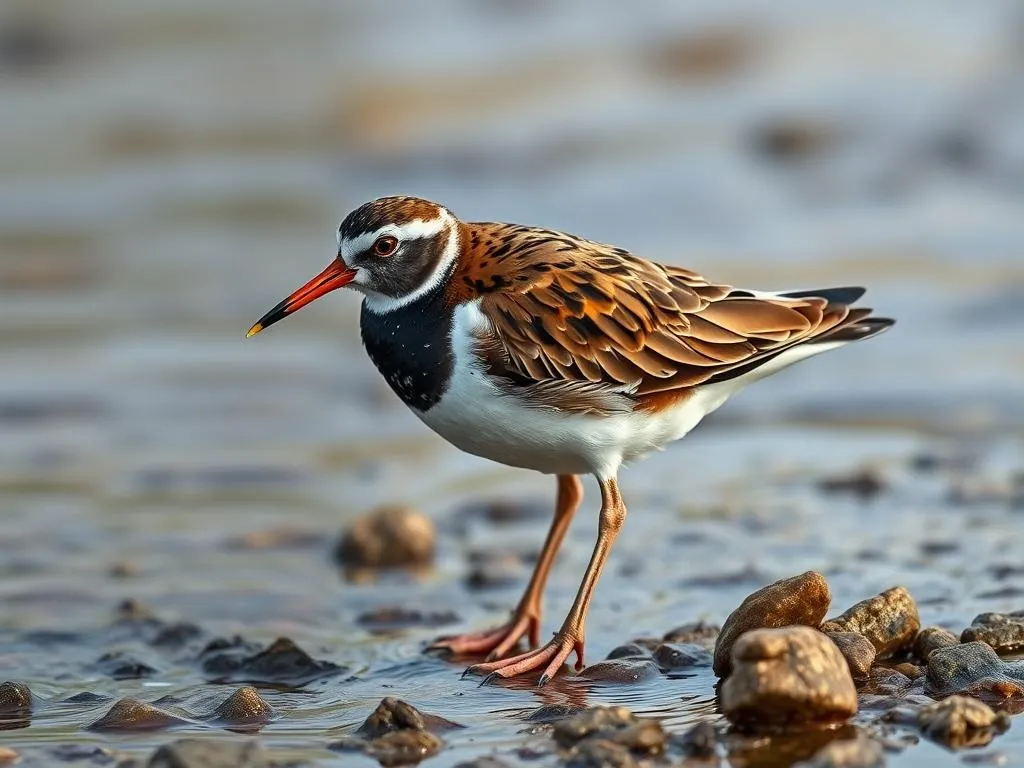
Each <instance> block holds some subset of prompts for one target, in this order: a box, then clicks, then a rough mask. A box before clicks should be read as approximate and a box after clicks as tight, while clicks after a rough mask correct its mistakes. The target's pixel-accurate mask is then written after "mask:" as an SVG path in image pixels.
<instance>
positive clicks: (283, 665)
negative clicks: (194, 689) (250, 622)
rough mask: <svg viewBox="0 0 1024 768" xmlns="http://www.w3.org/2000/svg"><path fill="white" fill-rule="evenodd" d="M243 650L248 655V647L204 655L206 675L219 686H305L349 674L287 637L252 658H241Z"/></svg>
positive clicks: (276, 641) (279, 639)
mask: <svg viewBox="0 0 1024 768" xmlns="http://www.w3.org/2000/svg"><path fill="white" fill-rule="evenodd" d="M239 650H242V651H243V653H244V650H245V648H244V646H242V647H240V648H230V649H227V650H224V651H215V652H213V653H212V654H210V653H206V652H204V656H205V658H204V659H203V672H205V673H206V674H207V675H209V676H210V677H211V678H212V682H218V683H223V682H245V683H272V684H273V683H276V684H282V685H305V684H306V683H309V682H311V681H313V680H318V679H320V678H322V677H330V676H332V675H337V674H340V673H342V672H344V671H345V668H344V667H339V666H338V665H337V664H334V663H333V662H330V661H318V660H316V659H314V658H313V657H311V656H310V655H309V654H308V653H306V652H305V651H304V650H302V649H301V648H299V646H297V645H296V644H295V643H294V642H293V641H291V640H289V639H288V638H286V637H281V638H278V639H277V640H275V641H274V642H273V643H271V644H270V645H269V646H267V648H266V649H264V650H262V651H260V652H259V653H256V654H253V655H251V656H246V655H240V654H239V652H238V651H239Z"/></svg>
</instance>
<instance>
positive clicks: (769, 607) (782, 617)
mask: <svg viewBox="0 0 1024 768" xmlns="http://www.w3.org/2000/svg"><path fill="white" fill-rule="evenodd" d="M831 599H832V597H831V594H830V593H829V589H828V584H827V583H826V581H825V577H824V576H822V575H821V574H820V573H816V572H815V571H807V572H806V573H802V574H800V575H799V576H793V577H791V578H788V579H783V580H782V581H777V582H775V583H774V584H769V585H768V586H766V587H762V588H761V589H759V590H757V591H756V592H754V593H753V594H751V595H749V596H748V597H747V598H746V599H745V600H744V601H743V602H742V603H740V606H739V607H738V608H737V609H736V610H735V611H733V612H732V613H731V614H729V618H727V619H726V620H725V624H723V625H722V631H721V633H720V634H719V635H718V640H717V642H716V643H715V656H714V671H715V674H716V675H717V676H718V677H727V676H728V675H729V672H730V671H731V670H732V649H733V645H734V644H735V643H736V641H737V640H738V639H739V637H740V635H742V634H744V633H745V632H748V631H750V630H752V629H762V628H769V629H770V628H776V627H786V626H790V625H794V624H803V625H805V626H809V627H817V626H818V625H819V624H820V623H821V620H822V619H823V618H825V613H826V612H827V611H828V604H829V602H830V601H831Z"/></svg>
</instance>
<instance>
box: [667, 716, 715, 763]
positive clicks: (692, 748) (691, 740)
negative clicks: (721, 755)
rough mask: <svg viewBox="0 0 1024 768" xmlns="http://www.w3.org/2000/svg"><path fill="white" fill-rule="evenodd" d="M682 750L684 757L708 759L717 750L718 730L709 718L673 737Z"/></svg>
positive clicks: (713, 755)
mask: <svg viewBox="0 0 1024 768" xmlns="http://www.w3.org/2000/svg"><path fill="white" fill-rule="evenodd" d="M673 743H674V744H677V745H678V746H679V748H680V750H682V753H683V756H684V757H692V758H694V759H696V760H710V759H711V758H713V757H715V756H716V755H717V754H718V752H717V750H718V731H716V730H715V726H714V723H712V722H711V721H710V720H701V721H700V722H699V723H697V724H696V725H695V726H693V727H692V728H691V729H690V730H688V731H687V732H686V733H684V734H683V735H682V736H679V737H677V738H674V739H673Z"/></svg>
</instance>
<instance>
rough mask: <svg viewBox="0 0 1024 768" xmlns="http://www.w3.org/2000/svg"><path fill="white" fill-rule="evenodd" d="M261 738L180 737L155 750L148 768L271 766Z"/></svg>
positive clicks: (261, 767)
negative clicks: (254, 739)
mask: <svg viewBox="0 0 1024 768" xmlns="http://www.w3.org/2000/svg"><path fill="white" fill-rule="evenodd" d="M269 765H270V763H269V762H268V761H267V758H266V753H265V752H264V751H263V746H262V745H261V744H260V743H259V742H258V741H253V740H246V741H235V740H230V741H229V740H226V739H225V740H220V739H179V740H178V741H172V742H171V743H170V744H164V745H163V746H162V747H160V748H159V749H157V750H156V752H154V753H153V756H152V757H151V758H149V762H148V763H146V768H268V767H269Z"/></svg>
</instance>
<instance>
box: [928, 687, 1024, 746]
mask: <svg viewBox="0 0 1024 768" xmlns="http://www.w3.org/2000/svg"><path fill="white" fill-rule="evenodd" d="M917 724H918V727H919V728H920V729H921V732H922V733H924V735H925V736H927V737H928V738H930V739H933V740H934V741H938V742H940V743H942V744H944V745H946V746H947V747H951V748H953V749H960V748H963V747H981V746H984V745H985V744H988V743H989V742H990V741H992V739H993V738H994V737H995V736H996V735H997V734H1000V733H1002V732H1003V731H1005V730H1006V729H1007V728H1009V727H1010V719H1009V717H1007V715H1006V714H1004V713H1002V712H1000V713H996V712H994V711H993V710H992V708H991V707H989V706H988V705H987V704H985V703H984V702H982V701H978V700H977V699H972V698H969V697H967V696H950V697H949V698H948V699H943V700H942V701H936V702H935V703H934V704H929V705H928V706H926V707H923V708H922V709H921V711H920V712H918V715H917Z"/></svg>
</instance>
